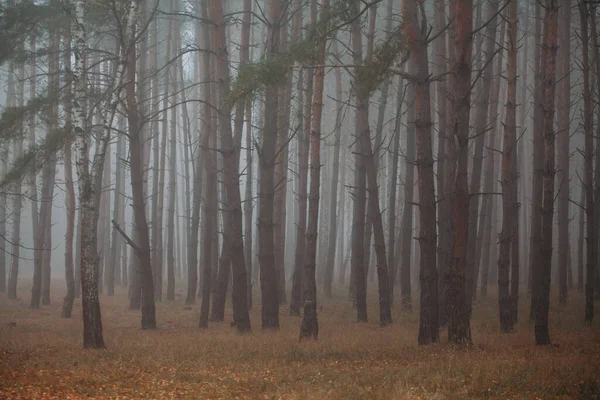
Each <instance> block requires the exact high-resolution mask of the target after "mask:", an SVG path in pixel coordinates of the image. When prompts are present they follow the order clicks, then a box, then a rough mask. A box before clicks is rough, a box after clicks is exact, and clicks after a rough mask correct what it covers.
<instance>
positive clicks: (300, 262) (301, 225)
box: [290, 0, 335, 315]
mask: <svg viewBox="0 0 600 400" xmlns="http://www.w3.org/2000/svg"><path fill="white" fill-rule="evenodd" d="M296 4H297V3H296ZM312 4H313V5H312V9H311V15H312V14H313V13H314V14H315V15H314V17H312V16H311V19H312V20H315V19H316V12H317V9H316V4H315V2H314V0H313V3H312ZM334 43H335V42H334ZM304 78H306V88H304V87H302V85H301V84H302V83H303V80H304ZM298 80H299V86H298V87H299V96H303V97H304V102H300V105H301V106H300V110H299V114H300V115H299V116H298V118H299V120H302V119H303V120H302V128H301V130H300V132H299V135H298V190H297V192H298V221H297V224H296V227H297V229H296V249H295V254H294V272H293V275H292V294H291V296H290V315H300V307H301V306H302V304H301V303H302V287H303V285H302V280H303V279H302V275H303V273H304V257H305V255H306V213H307V209H308V198H307V196H308V150H309V147H310V121H311V112H312V110H311V105H312V98H313V80H314V70H313V69H312V68H310V69H308V70H300V76H299V77H298ZM302 105H303V106H302Z"/></svg>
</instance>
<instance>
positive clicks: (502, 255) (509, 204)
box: [498, 2, 518, 333]
mask: <svg viewBox="0 0 600 400" xmlns="http://www.w3.org/2000/svg"><path fill="white" fill-rule="evenodd" d="M508 7H509V8H508V23H509V29H508V68H507V76H508V87H507V98H506V115H505V118H506V119H505V121H504V145H503V148H502V180H501V184H502V194H503V196H502V231H501V232H500V238H499V240H500V249H499V257H498V310H499V314H500V330H501V331H502V332H503V333H509V332H512V330H513V317H512V307H511V296H510V294H509V272H510V271H509V267H510V265H511V260H510V256H511V253H510V250H511V243H512V239H513V235H514V233H515V231H516V229H518V225H516V224H515V222H517V207H518V203H517V198H516V197H517V196H516V194H517V192H516V184H517V171H516V163H515V161H516V153H517V142H516V141H517V126H516V123H517V118H516V108H517V4H516V3H515V2H512V3H511V4H510V5H509V6H508ZM515 225H516V226H515ZM514 247H516V246H513V251H514ZM515 278H516V279H518V271H517V276H516V277H515V275H514V273H513V276H512V279H515Z"/></svg>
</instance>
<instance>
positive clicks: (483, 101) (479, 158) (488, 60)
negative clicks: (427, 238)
mask: <svg viewBox="0 0 600 400" xmlns="http://www.w3.org/2000/svg"><path fill="white" fill-rule="evenodd" d="M499 3H500V1H499V0H491V1H489V2H488V19H489V22H488V24H487V27H486V29H485V38H486V39H485V49H484V56H483V60H482V61H483V66H484V67H483V71H482V76H481V91H480V93H479V96H478V98H477V107H476V110H475V135H478V136H477V137H476V138H475V149H474V154H473V168H472V170H471V183H470V187H469V190H470V191H471V193H479V192H480V191H481V190H480V189H481V174H482V167H483V154H484V151H483V150H484V149H483V147H484V144H485V136H486V135H485V134H484V132H485V130H486V129H487V121H488V118H487V116H488V110H489V99H490V92H491V87H492V75H493V73H494V64H493V62H492V61H493V58H494V55H495V50H496V31H497V26H498V22H497V14H498V7H499ZM480 9H481V6H480ZM515 151H516V150H515ZM479 198H480V196H473V197H471V199H470V202H469V228H468V229H469V237H468V241H467V269H466V271H465V285H466V286H465V299H466V301H467V303H468V304H469V305H471V304H472V302H473V298H474V296H475V292H476V288H477V282H476V280H475V279H476V274H475V255H476V249H477V221H478V218H479Z"/></svg>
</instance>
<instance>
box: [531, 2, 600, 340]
mask: <svg viewBox="0 0 600 400" xmlns="http://www.w3.org/2000/svg"><path fill="white" fill-rule="evenodd" d="M579 14H580V17H581V42H582V45H581V51H582V53H583V57H582V66H583V132H584V138H585V150H584V156H585V157H584V167H583V170H584V172H583V180H584V183H585V200H586V201H585V216H586V253H585V256H586V257H585V262H586V279H585V321H586V322H587V323H591V322H592V319H593V317H594V264H595V261H596V251H597V250H596V237H597V236H596V235H597V231H596V215H594V208H595V207H594V206H595V204H594V201H595V199H594V189H593V187H594V167H593V165H594V164H593V159H594V137H593V123H594V121H593V118H594V116H593V113H592V94H591V85H590V61H589V33H588V19H589V11H588V7H587V5H586V4H584V3H580V4H579ZM550 83H552V82H550ZM596 173H598V172H596ZM548 283H549V282H548ZM548 286H549V285H548ZM538 308H539V306H538V307H537V308H536V319H535V321H536V343H538V327H537V325H538V314H537V313H538V312H540V311H541V312H543V311H544V310H538ZM545 312H546V320H545V321H543V320H542V322H543V323H545V327H546V329H545V331H544V330H543V329H542V337H541V339H542V340H543V339H546V337H547V336H548V333H547V331H548V317H547V313H548V310H547V308H546V310H545ZM544 333H545V334H546V337H544V336H543V334H544ZM548 342H549V339H548ZM538 344H546V343H538Z"/></svg>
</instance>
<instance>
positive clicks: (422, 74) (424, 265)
mask: <svg viewBox="0 0 600 400" xmlns="http://www.w3.org/2000/svg"><path fill="white" fill-rule="evenodd" d="M402 6H403V8H402V11H403V13H404V15H405V16H406V20H405V26H404V31H405V34H406V37H407V39H408V47H409V48H410V50H411V55H410V61H411V64H412V66H413V70H414V71H416V77H417V79H416V81H415V102H414V103H415V127H416V145H417V153H416V155H417V157H416V164H417V171H418V180H417V182H418V185H419V218H420V223H419V228H420V229H419V245H420V249H421V255H420V272H419V276H420V284H421V296H420V297H421V310H420V316H419V337H418V342H419V344H421V345H424V344H429V343H432V342H437V341H438V339H439V334H438V296H437V292H438V282H437V268H436V251H437V233H436V221H435V216H436V206H435V188H434V180H433V154H432V146H431V125H432V124H431V101H430V100H431V99H430V94H429V81H428V79H429V61H428V55H427V45H426V43H427V42H426V40H427V39H426V38H425V37H424V35H423V32H422V31H421V30H420V28H419V20H418V17H417V10H418V7H417V2H416V1H415V0H404V2H403V3H402ZM421 19H422V20H423V21H424V20H425V16H424V15H421Z"/></svg>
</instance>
